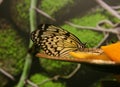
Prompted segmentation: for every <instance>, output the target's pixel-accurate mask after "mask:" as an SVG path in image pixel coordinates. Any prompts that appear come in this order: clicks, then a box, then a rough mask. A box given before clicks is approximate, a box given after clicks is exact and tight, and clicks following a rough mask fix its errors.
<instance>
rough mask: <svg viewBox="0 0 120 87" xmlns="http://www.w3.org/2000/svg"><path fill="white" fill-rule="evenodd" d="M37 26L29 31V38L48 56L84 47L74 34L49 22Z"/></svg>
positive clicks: (60, 54)
mask: <svg viewBox="0 0 120 87" xmlns="http://www.w3.org/2000/svg"><path fill="white" fill-rule="evenodd" d="M38 28H39V29H37V30H35V31H33V32H32V33H31V39H32V41H33V42H34V44H36V45H38V46H39V47H40V48H42V49H43V51H44V52H45V53H46V54H48V55H50V56H63V55H65V54H67V53H68V52H70V51H77V50H83V49H84V44H83V43H82V42H81V41H80V40H79V39H78V38H77V37H76V36H75V35H73V34H71V33H70V32H68V31H66V30H63V29H62V28H59V27H56V26H54V25H50V24H41V25H40V26H39V27H38Z"/></svg>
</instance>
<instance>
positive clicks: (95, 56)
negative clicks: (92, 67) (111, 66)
mask: <svg viewBox="0 0 120 87" xmlns="http://www.w3.org/2000/svg"><path fill="white" fill-rule="evenodd" d="M69 54H70V55H71V56H73V57H75V58H85V59H100V60H110V58H109V57H108V56H107V55H105V54H104V53H103V54H95V53H89V52H70V53H69Z"/></svg>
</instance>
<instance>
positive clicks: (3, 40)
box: [0, 24, 26, 75]
mask: <svg viewBox="0 0 120 87" xmlns="http://www.w3.org/2000/svg"><path fill="white" fill-rule="evenodd" d="M1 25H2V24H1ZM8 26H9V25H8ZM25 54H26V48H25V46H24V41H23V39H21V37H20V36H19V35H18V33H17V32H16V31H15V30H13V29H12V27H8V29H4V28H2V29H1V30H0V67H2V68H4V69H5V70H7V71H9V72H10V73H11V74H13V75H15V74H17V73H18V72H19V71H20V70H22V67H23V64H24V56H25Z"/></svg>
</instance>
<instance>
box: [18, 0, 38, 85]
mask: <svg viewBox="0 0 120 87" xmlns="http://www.w3.org/2000/svg"><path fill="white" fill-rule="evenodd" d="M36 5H37V0H31V7H30V12H29V13H30V14H29V15H30V31H33V30H34V29H36V12H35V10H34V9H33V8H35V7H36ZM31 46H32V42H31V41H30V44H29V48H30V47H31ZM31 62H32V56H31V55H30V54H29V53H28V54H27V56H26V59H25V65H24V68H23V72H22V75H21V78H20V81H19V83H18V85H17V87H23V86H24V84H25V80H26V79H27V77H28V74H29V70H30V68H31Z"/></svg>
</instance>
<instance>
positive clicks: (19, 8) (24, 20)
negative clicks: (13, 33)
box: [10, 0, 30, 32]
mask: <svg viewBox="0 0 120 87" xmlns="http://www.w3.org/2000/svg"><path fill="white" fill-rule="evenodd" d="M10 4H11V6H10V13H11V17H12V19H13V21H14V22H15V24H16V25H17V26H18V27H19V28H20V29H21V30H22V31H25V32H29V10H30V0H16V1H11V2H10Z"/></svg>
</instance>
